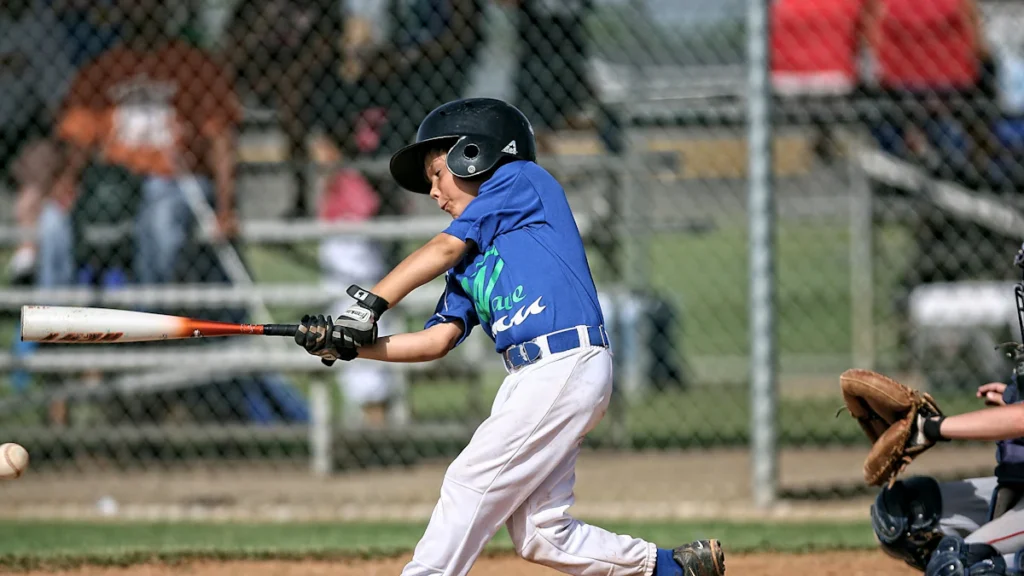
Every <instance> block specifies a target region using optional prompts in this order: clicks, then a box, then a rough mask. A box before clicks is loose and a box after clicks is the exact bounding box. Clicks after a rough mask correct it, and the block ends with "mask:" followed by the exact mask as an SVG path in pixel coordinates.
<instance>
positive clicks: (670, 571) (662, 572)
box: [654, 548, 683, 576]
mask: <svg viewBox="0 0 1024 576" xmlns="http://www.w3.org/2000/svg"><path fill="white" fill-rule="evenodd" d="M656 558H657V560H656V561H655V563H654V576H683V567H682V566H680V565H679V564H678V563H677V562H676V561H675V560H674V559H673V558H672V551H671V550H667V549H665V548H658V555H657V557H656Z"/></svg>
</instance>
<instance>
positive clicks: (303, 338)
mask: <svg viewBox="0 0 1024 576" xmlns="http://www.w3.org/2000/svg"><path fill="white" fill-rule="evenodd" d="M334 332H335V330H334V324H333V323H332V322H331V317H330V316H328V317H327V318H324V315H323V314H320V315H319V316H309V315H306V316H303V317H302V322H300V323H299V329H298V330H296V332H295V343H296V344H298V345H299V346H302V347H303V348H304V349H305V350H306V352H309V353H310V354H312V355H313V356H319V357H320V361H321V362H323V364H324V366H333V365H334V363H335V362H336V361H338V360H343V361H345V362H348V361H349V360H352V359H354V358H355V357H356V356H357V354H358V352H357V351H356V348H355V346H352V345H349V344H346V343H345V341H344V340H341V339H338V340H335V339H334V338H333V337H332V334H333V333H334Z"/></svg>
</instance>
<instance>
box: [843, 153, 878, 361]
mask: <svg viewBox="0 0 1024 576" xmlns="http://www.w3.org/2000/svg"><path fill="white" fill-rule="evenodd" d="M848 162H849V164H848V168H849V177H850V186H851V188H852V194H851V195H850V314H851V317H850V327H851V332H852V333H853V350H852V352H853V365H854V366H856V367H858V368H864V369H867V370H871V369H874V364H875V332H874V331H875V323H874V302H875V291H874V284H875V280H874V264H873V254H874V229H873V228H872V222H873V204H872V200H873V198H872V195H871V194H872V192H871V182H870V180H869V178H868V175H867V174H866V173H865V172H864V169H863V168H862V167H861V164H860V162H861V147H860V144H859V143H856V144H855V145H854V146H853V154H850V158H849V161H848Z"/></svg>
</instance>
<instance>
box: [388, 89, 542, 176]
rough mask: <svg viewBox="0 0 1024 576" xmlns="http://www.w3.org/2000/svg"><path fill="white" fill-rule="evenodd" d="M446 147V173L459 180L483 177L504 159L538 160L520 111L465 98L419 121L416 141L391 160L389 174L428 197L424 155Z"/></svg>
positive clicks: (494, 102) (529, 128)
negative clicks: (421, 121)
mask: <svg viewBox="0 0 1024 576" xmlns="http://www.w3.org/2000/svg"><path fill="white" fill-rule="evenodd" d="M438 148H442V149H443V148H447V149H448V160H447V164H448V170H450V171H451V173H452V174H454V175H455V176H458V177H459V178H472V177H475V176H481V175H483V174H486V173H487V172H488V171H490V170H493V169H494V167H495V166H496V165H497V164H498V162H499V161H500V160H501V159H502V158H515V159H519V160H530V161H536V160H537V142H536V140H535V138H534V135H533V126H531V125H530V121H529V120H528V119H527V118H526V116H525V115H524V114H523V113H522V112H520V111H519V109H518V108H516V107H515V106H512V105H511V104H508V103H506V102H502V101H501V100H495V99H492V98H466V99H463V100H454V101H452V102H448V103H447V104H442V105H441V106H438V107H437V108H435V109H434V110H433V111H431V112H430V114H427V117H426V118H424V119H423V123H421V124H420V128H419V130H418V131H417V132H416V143H415V144H410V145H409V146H406V147H405V148H402V149H401V150H399V151H398V152H396V153H395V155H394V156H392V157H391V175H392V176H393V177H394V178H395V181H396V182H398V185H399V186H401V187H402V188H405V189H406V190H411V191H413V192H418V193H420V194H428V193H429V192H430V181H429V180H428V179H427V176H426V173H425V172H426V171H425V169H424V167H423V162H424V161H425V160H426V157H427V153H428V152H430V151H431V150H436V149H438Z"/></svg>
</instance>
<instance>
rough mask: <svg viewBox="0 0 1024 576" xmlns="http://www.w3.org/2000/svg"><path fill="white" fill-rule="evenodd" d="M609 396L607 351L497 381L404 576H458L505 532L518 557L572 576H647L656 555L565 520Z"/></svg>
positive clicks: (559, 357) (590, 350)
mask: <svg viewBox="0 0 1024 576" xmlns="http://www.w3.org/2000/svg"><path fill="white" fill-rule="evenodd" d="M611 392H612V361H611V354H610V353H609V351H608V350H607V349H606V348H599V347H585V348H578V349H576V350H571V351H568V352H563V353H560V354H553V355H551V356H549V357H546V358H542V359H540V360H539V361H538V362H536V363H534V364H531V365H529V366H525V367H523V368H521V369H520V370H518V371H516V372H514V373H512V374H510V375H509V376H508V377H506V378H505V381H504V382H503V383H502V385H501V388H500V389H499V390H498V394H497V396H496V397H495V399H494V404H493V406H492V408H491V414H490V417H488V418H487V420H485V421H484V422H483V423H482V424H481V425H480V427H479V428H478V429H477V431H476V432H475V433H474V434H473V438H472V439H471V440H470V442H469V445H468V446H466V448H465V450H463V451H462V453H461V454H459V456H458V457H457V458H456V459H455V461H454V462H452V464H451V466H449V468H448V470H447V472H446V473H445V476H444V481H443V482H442V484H441V497H440V499H439V500H438V502H437V505H436V506H435V507H434V512H433V514H432V515H431V518H430V523H429V524H428V526H427V529H426V532H425V533H424V535H423V538H422V539H421V540H420V542H419V544H417V545H416V550H415V552H414V553H413V558H412V561H410V562H409V564H407V565H406V566H405V569H404V570H403V571H402V575H403V576H427V575H431V576H433V575H444V576H464V575H465V574H467V573H468V572H469V570H470V568H471V567H472V565H473V563H474V562H475V561H476V559H477V557H478V556H479V555H480V553H481V551H483V548H484V546H485V545H486V544H487V542H488V541H490V539H491V538H492V537H493V536H494V535H495V533H497V531H498V530H499V528H500V527H501V526H502V525H503V524H504V525H506V526H507V527H508V530H509V534H510V535H511V537H512V542H513V543H514V545H515V549H516V552H517V553H518V554H519V555H520V556H522V557H523V558H525V559H527V560H530V561H532V562H536V563H538V564H542V565H545V566H548V567H551V568H554V569H556V570H559V571H561V572H564V573H567V574H575V575H578V576H591V575H593V576H597V575H601V576H640V575H642V576H651V573H652V572H653V570H654V564H655V556H656V553H657V548H656V546H655V545H654V544H652V543H649V542H645V541H643V540H640V539H637V538H631V537H628V536H621V535H618V534H612V533H610V532H608V531H606V530H603V529H601V528H597V527H595V526H589V525H587V524H584V523H582V522H580V521H579V520H576V519H574V518H573V517H571V516H569V514H568V509H569V507H570V506H571V505H572V504H573V501H574V498H573V484H574V482H575V480H576V476H575V467H576V458H577V456H578V455H579V452H580V444H581V443H582V441H583V437H584V436H585V435H586V434H587V433H588V432H590V431H591V430H593V429H594V427H595V426H597V424H598V423H599V422H600V421H601V418H602V417H604V414H605V411H606V410H607V408H608V401H609V399H610V396H611Z"/></svg>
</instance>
